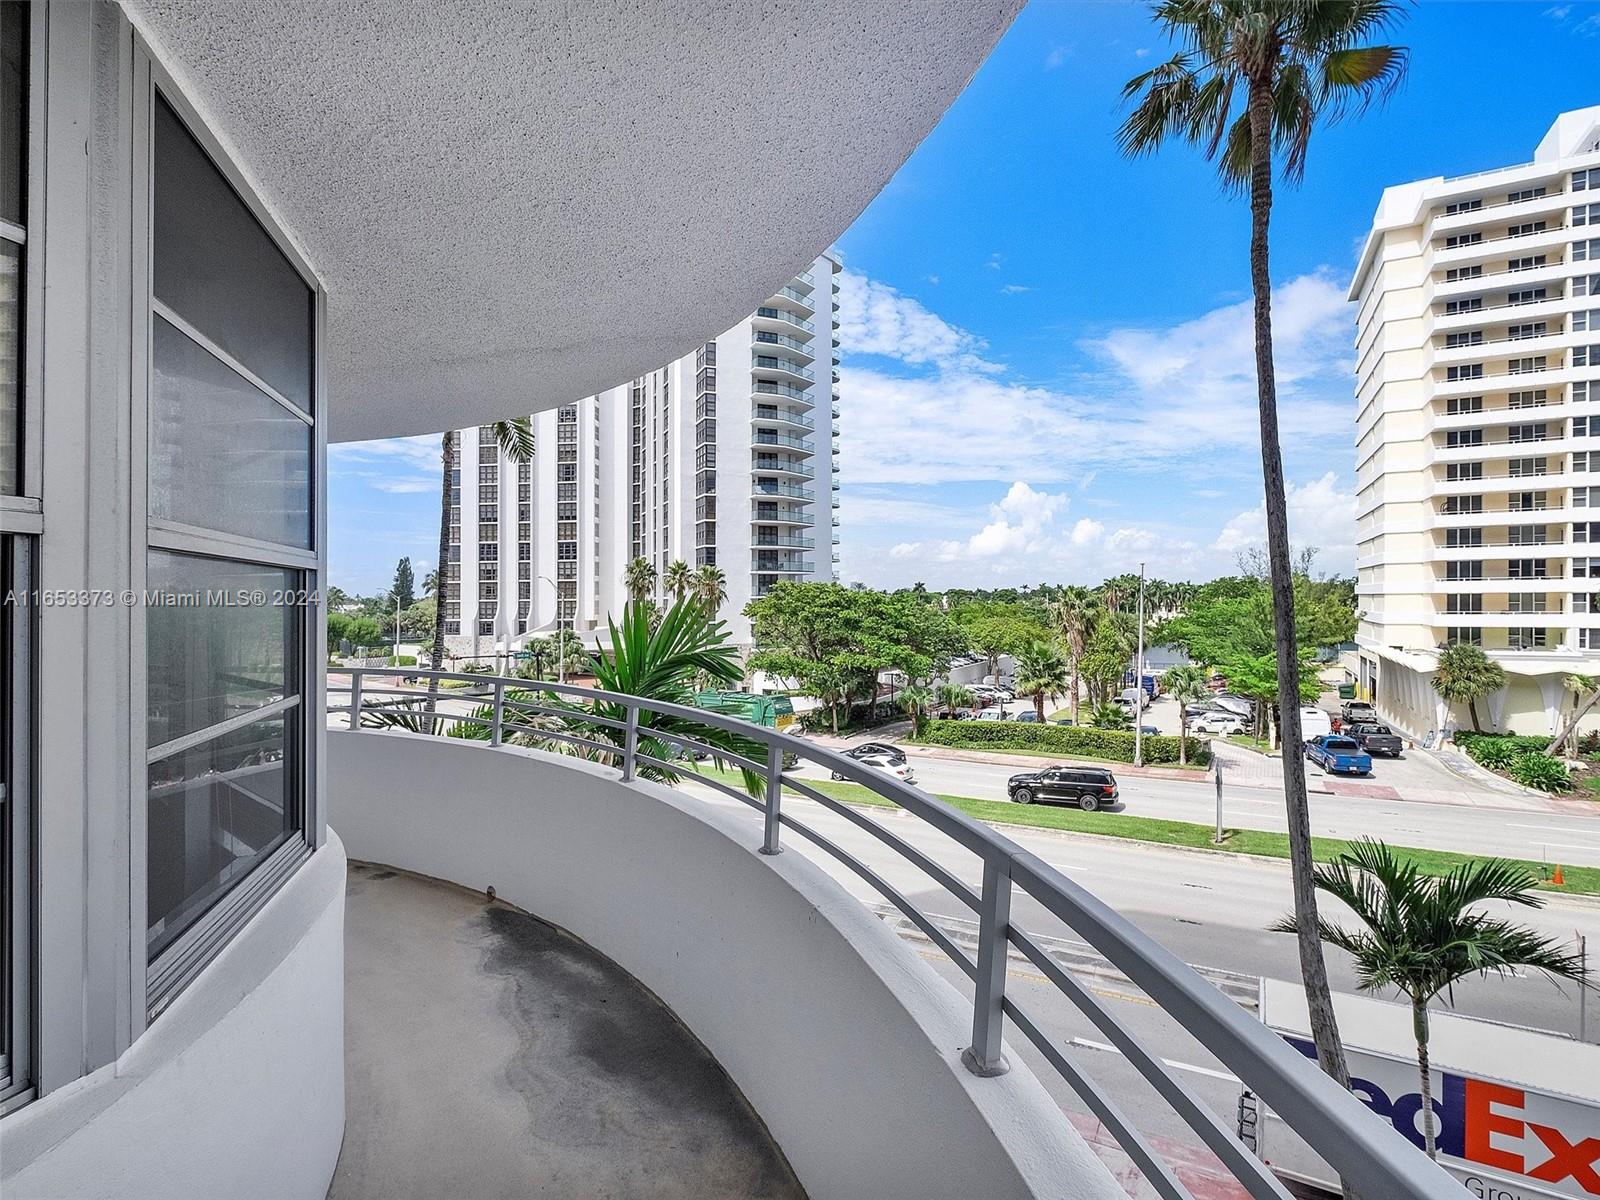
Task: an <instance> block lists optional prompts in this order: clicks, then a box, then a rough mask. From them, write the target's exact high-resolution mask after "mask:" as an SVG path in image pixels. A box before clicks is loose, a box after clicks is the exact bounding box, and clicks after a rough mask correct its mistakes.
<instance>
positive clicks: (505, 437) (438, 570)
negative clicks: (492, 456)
mask: <svg viewBox="0 0 1600 1200" xmlns="http://www.w3.org/2000/svg"><path fill="white" fill-rule="evenodd" d="M490 428H491V429H492V430H493V431H494V440H495V442H496V443H497V444H498V445H499V447H500V451H501V453H502V454H504V455H505V456H506V458H507V459H509V460H510V461H511V462H514V463H525V462H528V461H529V460H530V459H532V458H533V421H532V420H531V419H530V418H528V417H512V418H511V419H510V420H509V421H496V422H494V423H493V425H491V426H490ZM442 441H443V457H444V470H443V472H442V474H441V476H440V479H441V482H440V485H439V558H438V561H437V562H436V564H435V566H434V572H435V575H436V576H437V580H436V582H437V581H438V580H443V581H446V586H444V587H440V588H439V589H438V592H437V595H436V597H435V598H436V600H437V601H438V603H437V604H436V606H435V610H434V614H433V647H432V649H431V651H430V659H429V665H430V666H431V667H432V668H433V669H434V670H435V671H437V670H439V669H440V667H441V665H442V664H443V663H444V614H445V607H446V605H445V597H446V596H448V595H449V587H448V579H449V575H450V572H449V569H448V565H447V564H448V563H449V562H450V509H451V508H452V507H454V506H453V505H452V504H451V503H450V494H451V492H452V490H453V488H452V484H453V483H454V482H455V480H454V476H455V469H456V434H455V430H453V429H447V430H445V432H444V434H443V437H442ZM438 695H439V680H438V677H437V676H435V677H433V678H430V679H429V680H428V702H427V711H428V712H430V713H431V712H432V711H433V705H434V701H435V700H436V699H437V698H438Z"/></svg>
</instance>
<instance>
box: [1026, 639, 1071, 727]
mask: <svg viewBox="0 0 1600 1200" xmlns="http://www.w3.org/2000/svg"><path fill="white" fill-rule="evenodd" d="M1070 679H1071V672H1070V671H1068V669H1067V660H1066V656H1065V655H1063V654H1062V653H1061V648H1060V647H1059V646H1057V645H1056V644H1055V643H1054V642H1044V641H1039V642H1033V643H1032V644H1030V645H1028V646H1025V647H1024V648H1023V649H1022V650H1021V651H1019V652H1018V654H1017V694H1018V695H1019V696H1032V697H1033V711H1034V712H1035V713H1036V714H1037V715H1038V718H1039V720H1040V721H1041V722H1043V721H1044V698H1045V696H1046V695H1047V694H1048V695H1049V696H1050V698H1051V699H1054V698H1055V697H1057V696H1059V695H1060V694H1061V693H1062V692H1064V691H1066V689H1067V684H1068V682H1069V681H1070Z"/></svg>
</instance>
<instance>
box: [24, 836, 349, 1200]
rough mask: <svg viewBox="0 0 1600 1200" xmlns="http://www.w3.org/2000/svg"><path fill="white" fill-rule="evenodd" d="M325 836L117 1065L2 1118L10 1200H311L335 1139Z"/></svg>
mask: <svg viewBox="0 0 1600 1200" xmlns="http://www.w3.org/2000/svg"><path fill="white" fill-rule="evenodd" d="M344 867H345V856H344V847H343V846H342V845H340V843H339V839H338V838H337V837H334V836H333V835H332V834H330V835H329V837H328V841H327V843H326V844H325V845H324V846H323V847H322V848H321V849H319V850H318V851H317V852H316V853H315V854H313V855H312V856H311V858H310V860H309V861H307V862H306V863H305V864H304V865H303V866H302V867H301V868H300V870H299V871H297V872H296V873H295V875H294V876H293V877H292V878H290V879H289V880H288V881H287V882H286V883H285V884H284V885H283V886H282V887H281V888H280V889H279V890H278V892H277V893H276V894H275V895H274V896H273V897H272V899H271V900H270V901H268V903H267V904H266V906H265V907H263V908H262V909H261V911H260V912H258V913H257V914H256V915H255V916H254V917H253V918H252V919H251V920H250V923H249V924H248V925H246V926H245V927H244V928H243V929H242V930H240V931H239V933H238V934H236V935H235V936H234V938H233V939H232V941H230V942H229V943H228V945H227V947H226V948H225V949H224V950H223V951H222V952H221V953H220V954H218V955H217V957H216V958H215V959H213V960H212V962H211V963H210V964H209V965H208V966H207V967H206V969H205V970H204V971H202V972H201V973H200V974H199V975H198V976H197V977H196V978H195V980H194V981H193V982H192V983H190V984H189V985H188V987H186V988H185V989H184V990H183V992H182V994H181V995H179V996H178V998H177V999H176V1000H174V1001H173V1002H172V1004H171V1005H170V1006H169V1007H168V1008H167V1010H166V1011H165V1012H163V1013H162V1014H161V1016H160V1017H158V1018H157V1019H156V1021H155V1022H154V1023H153V1024H152V1025H151V1026H150V1028H149V1029H148V1030H147V1031H146V1032H145V1034H144V1036H142V1037H141V1038H140V1039H139V1040H138V1041H137V1042H135V1043H134V1044H133V1046H132V1047H131V1048H130V1049H129V1050H128V1052H127V1053H126V1054H124V1055H123V1056H122V1057H121V1058H120V1059H118V1060H117V1061H116V1062H114V1063H111V1064H110V1065H108V1066H106V1067H103V1068H102V1069H100V1070H99V1071H96V1072H95V1073H94V1074H92V1075H87V1076H85V1077H84V1078H82V1079H79V1080H76V1081H74V1082H73V1083H70V1084H68V1085H67V1086H65V1087H62V1088H59V1089H57V1090H56V1091H53V1092H51V1093H50V1094H49V1095H47V1096H45V1097H43V1098H42V1099H40V1100H36V1101H34V1102H33V1103H32V1104H29V1105H27V1106H26V1107H25V1108H22V1109H21V1110H19V1111H18V1112H16V1113H14V1114H12V1115H11V1116H9V1117H7V1118H6V1121H5V1125H4V1133H3V1139H0V1195H3V1196H4V1197H5V1198H6V1200H221V1198H222V1197H227V1200H322V1198H323V1197H324V1196H326V1195H327V1192H328V1183H329V1181H330V1180H331V1179H332V1178H333V1169H334V1166H335V1165H336V1164H337V1162H338V1159H339V1146H340V1143H341V1141H342V1140H343V1137H344Z"/></svg>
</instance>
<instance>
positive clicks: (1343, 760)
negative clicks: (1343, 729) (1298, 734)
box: [1306, 733, 1372, 775]
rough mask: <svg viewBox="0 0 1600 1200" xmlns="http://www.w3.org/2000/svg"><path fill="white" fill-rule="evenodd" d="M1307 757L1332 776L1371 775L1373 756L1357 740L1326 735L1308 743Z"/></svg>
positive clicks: (1336, 735)
mask: <svg viewBox="0 0 1600 1200" xmlns="http://www.w3.org/2000/svg"><path fill="white" fill-rule="evenodd" d="M1306 757H1307V758H1309V759H1310V760H1311V761H1312V762H1314V763H1316V764H1317V765H1318V766H1319V767H1321V768H1322V769H1323V770H1324V771H1327V772H1328V773H1329V774H1330V775H1336V774H1341V773H1342V774H1348V775H1370V774H1372V756H1371V755H1369V754H1368V753H1367V752H1366V751H1365V750H1363V749H1362V748H1361V747H1360V746H1359V745H1357V744H1356V742H1355V739H1353V738H1347V737H1343V736H1341V735H1340V734H1337V733H1325V734H1323V735H1322V736H1320V737H1314V738H1312V739H1311V740H1310V741H1309V742H1307V743H1306Z"/></svg>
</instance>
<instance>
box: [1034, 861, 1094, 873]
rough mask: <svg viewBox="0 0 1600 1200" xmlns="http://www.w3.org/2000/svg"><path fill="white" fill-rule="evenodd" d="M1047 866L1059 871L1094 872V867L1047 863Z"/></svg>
mask: <svg viewBox="0 0 1600 1200" xmlns="http://www.w3.org/2000/svg"><path fill="white" fill-rule="evenodd" d="M1045 865H1046V866H1048V867H1054V868H1055V869H1056V870H1058V871H1092V870H1094V868H1093V867H1080V866H1078V865H1077V864H1076V863H1058V862H1047V863H1046V864H1045Z"/></svg>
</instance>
